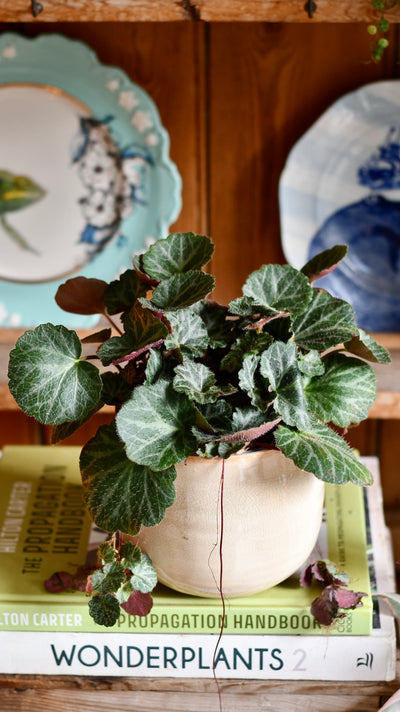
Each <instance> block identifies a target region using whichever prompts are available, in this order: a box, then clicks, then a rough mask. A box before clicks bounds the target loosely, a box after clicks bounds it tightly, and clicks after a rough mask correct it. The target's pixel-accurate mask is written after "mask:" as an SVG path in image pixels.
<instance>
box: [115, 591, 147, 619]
mask: <svg viewBox="0 0 400 712" xmlns="http://www.w3.org/2000/svg"><path fill="white" fill-rule="evenodd" d="M121 608H123V609H124V611H125V613H128V614H129V615H131V616H147V614H148V613H150V611H151V609H152V608H153V599H152V597H151V596H150V594H149V593H141V592H140V591H132V593H131V595H130V596H129V598H128V600H127V601H126V603H121Z"/></svg>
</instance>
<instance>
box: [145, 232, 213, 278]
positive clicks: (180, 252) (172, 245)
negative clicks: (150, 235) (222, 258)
mask: <svg viewBox="0 0 400 712" xmlns="http://www.w3.org/2000/svg"><path fill="white" fill-rule="evenodd" d="M213 252H214V245H213V243H212V241H211V240H210V238H209V237H206V236H205V235H194V234H193V233H192V232H188V233H185V232H183V233H182V232H177V233H172V234H171V235H168V237H167V238H165V239H163V240H158V241H157V242H155V243H154V245H152V246H151V247H150V248H149V250H148V251H147V252H146V253H145V254H144V255H143V256H142V265H143V268H144V269H145V271H146V272H147V274H149V275H150V276H151V277H153V278H156V279H168V277H172V276H173V275H174V274H177V273H179V272H189V271H190V270H200V269H201V268H202V267H203V266H204V265H205V264H207V262H209V261H210V259H211V256H212V254H213Z"/></svg>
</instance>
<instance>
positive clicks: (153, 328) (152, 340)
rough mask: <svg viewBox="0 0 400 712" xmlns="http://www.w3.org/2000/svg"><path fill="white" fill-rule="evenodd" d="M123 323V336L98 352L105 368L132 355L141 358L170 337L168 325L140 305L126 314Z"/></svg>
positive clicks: (102, 346)
mask: <svg viewBox="0 0 400 712" xmlns="http://www.w3.org/2000/svg"><path fill="white" fill-rule="evenodd" d="M123 323H124V327H125V333H124V334H122V336H113V337H112V338H111V339H109V340H108V341H106V342H105V343H104V344H102V345H101V347H100V348H99V350H98V356H99V358H100V359H101V362H102V364H103V365H104V366H109V365H110V364H111V363H113V362H115V361H119V360H120V359H123V358H124V357H125V356H128V355H130V354H136V355H137V356H139V355H140V353H143V351H145V350H147V349H148V348H149V347H150V346H154V345H155V344H157V343H158V342H160V341H161V340H162V339H164V338H165V337H166V336H168V329H167V327H166V325H165V324H163V322H162V321H160V319H159V318H158V317H156V316H154V315H153V314H152V313H151V312H150V311H148V310H146V309H143V307H141V306H140V304H137V305H135V306H134V307H132V309H130V311H129V312H126V313H125V315H124V319H123Z"/></svg>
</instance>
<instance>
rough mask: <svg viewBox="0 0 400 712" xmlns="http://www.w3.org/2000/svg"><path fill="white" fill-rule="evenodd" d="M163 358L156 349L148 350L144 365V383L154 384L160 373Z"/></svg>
mask: <svg viewBox="0 0 400 712" xmlns="http://www.w3.org/2000/svg"><path fill="white" fill-rule="evenodd" d="M162 365H163V358H162V354H161V351H159V350H158V349H150V350H149V358H148V359H147V364H146V383H149V384H151V383H155V382H156V380H157V378H158V377H159V376H160V374H161V371H162Z"/></svg>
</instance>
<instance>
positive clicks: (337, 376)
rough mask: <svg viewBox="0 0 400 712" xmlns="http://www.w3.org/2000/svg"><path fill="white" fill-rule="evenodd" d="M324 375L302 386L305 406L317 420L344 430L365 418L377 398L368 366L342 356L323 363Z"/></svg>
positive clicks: (372, 373)
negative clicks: (306, 404) (305, 401)
mask: <svg viewBox="0 0 400 712" xmlns="http://www.w3.org/2000/svg"><path fill="white" fill-rule="evenodd" d="M324 364H325V373H324V374H323V375H322V376H316V377H314V378H310V379H309V381H308V383H307V384H306V385H305V388H304V390H305V394H306V399H307V403H308V406H309V408H310V410H311V411H312V412H313V413H314V415H315V416H316V417H317V418H318V420H322V421H323V422H324V423H329V422H332V423H335V424H336V425H339V426H340V427H342V428H346V427H347V426H348V425H350V424H351V423H359V422H360V421H361V420H364V419H365V418H367V417H368V411H369V409H370V407H371V406H372V405H373V403H374V402H375V398H376V376H375V374H374V372H373V370H372V369H371V367H370V366H369V364H367V363H365V362H363V361H360V360H358V359H355V358H351V357H347V356H345V355H344V354H332V355H331V356H328V357H327V358H326V359H324Z"/></svg>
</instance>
